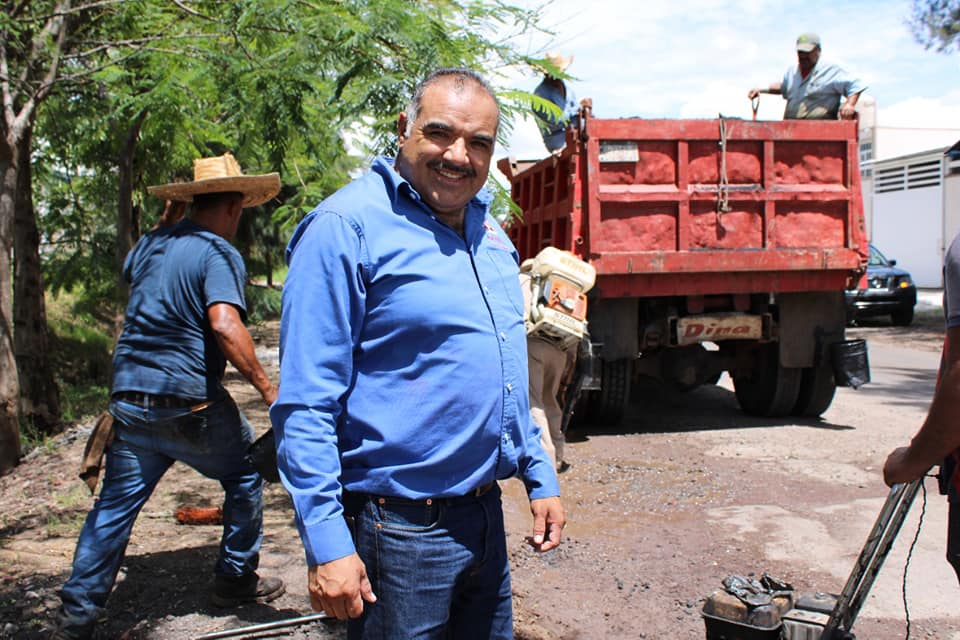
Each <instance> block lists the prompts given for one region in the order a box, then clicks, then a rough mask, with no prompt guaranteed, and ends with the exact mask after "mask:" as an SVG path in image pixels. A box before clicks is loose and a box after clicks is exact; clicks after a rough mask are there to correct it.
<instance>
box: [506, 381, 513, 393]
mask: <svg viewBox="0 0 960 640" xmlns="http://www.w3.org/2000/svg"><path fill="white" fill-rule="evenodd" d="M511 391H513V385H512V384H509V383H508V384H507V393H510V392H511Z"/></svg>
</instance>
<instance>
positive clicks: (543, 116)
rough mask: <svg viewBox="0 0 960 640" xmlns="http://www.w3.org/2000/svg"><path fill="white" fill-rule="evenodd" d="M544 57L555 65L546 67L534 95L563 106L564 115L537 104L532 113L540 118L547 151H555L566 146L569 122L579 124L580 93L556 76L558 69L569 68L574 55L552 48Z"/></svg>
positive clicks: (561, 71)
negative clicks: (578, 104) (575, 92)
mask: <svg viewBox="0 0 960 640" xmlns="http://www.w3.org/2000/svg"><path fill="white" fill-rule="evenodd" d="M544 60H546V61H547V62H548V63H549V64H550V65H551V67H552V68H549V69H545V70H544V72H543V80H541V82H540V84H538V85H537V88H536V89H534V90H533V94H534V95H536V96H539V97H541V98H543V99H544V100H549V101H550V102H552V103H553V104H554V105H556V106H557V108H559V109H560V111H561V114H560V117H559V118H558V117H557V116H556V114H554V113H550V112H549V111H547V110H546V109H544V108H542V107H537V106H534V108H533V113H534V115H535V116H536V117H537V120H538V124H539V125H540V135H541V136H542V137H543V144H544V145H545V146H546V147H547V151H549V152H550V153H553V152H554V151H559V150H560V149H563V148H564V147H565V146H566V144H567V140H566V131H567V126H569V125H570V123H573V124H577V122H578V106H577V96H576V95H574V93H573V89H571V88H570V87H568V86H567V84H566V83H565V82H564V81H563V79H562V78H559V77H557V76H556V75H555V73H556V72H557V71H559V72H560V73H563V72H564V71H566V70H567V68H568V67H569V66H570V63H572V62H573V56H564V55H562V54H560V53H559V52H557V51H549V52H547V54H546V55H545V56H544ZM554 70H556V71H554ZM582 102H583V103H584V104H586V103H587V102H588V100H586V99H585V100H583V101H582Z"/></svg>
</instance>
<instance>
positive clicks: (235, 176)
mask: <svg viewBox="0 0 960 640" xmlns="http://www.w3.org/2000/svg"><path fill="white" fill-rule="evenodd" d="M147 191H149V192H150V193H151V194H153V195H155V196H157V197H158V198H163V199H165V200H176V201H179V202H192V201H193V196H195V195H199V194H202V193H242V194H243V206H244V207H255V206H257V205H258V204H263V203H264V202H266V201H267V200H269V199H270V198H272V197H273V196H275V195H277V194H278V193H279V192H280V174H279V173H267V174H264V175H256V176H252V175H250V176H245V175H243V172H242V171H241V170H240V165H239V164H238V163H237V160H236V158H234V157H233V155H232V154H230V153H225V154H223V155H222V156H217V157H215V158H198V159H197V160H194V161H193V182H174V183H171V184H164V185H159V186H154V187H147Z"/></svg>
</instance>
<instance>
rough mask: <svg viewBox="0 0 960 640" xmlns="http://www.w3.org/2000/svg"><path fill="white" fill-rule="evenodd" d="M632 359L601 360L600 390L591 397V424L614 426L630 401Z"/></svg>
mask: <svg viewBox="0 0 960 640" xmlns="http://www.w3.org/2000/svg"><path fill="white" fill-rule="evenodd" d="M632 372H633V360H631V359H629V358H624V359H623V360H611V361H609V362H608V361H606V360H604V361H603V373H602V375H603V377H602V378H601V382H600V391H598V392H597V393H596V394H595V395H593V397H592V398H591V400H592V402H591V403H590V411H589V414H590V415H589V416H588V420H589V421H590V423H591V424H596V425H604V426H611V427H612V426H616V425H618V424H620V421H621V420H623V414H624V412H625V411H626V409H627V404H628V403H629V401H630V376H631V374H632Z"/></svg>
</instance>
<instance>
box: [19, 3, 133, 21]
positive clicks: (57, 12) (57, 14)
mask: <svg viewBox="0 0 960 640" xmlns="http://www.w3.org/2000/svg"><path fill="white" fill-rule="evenodd" d="M126 1H127V0H99V1H98V2H91V3H89V4H82V5H80V6H78V7H70V8H67V9H64V8H62V7H63V5H60V6H58V7H57V8H56V9H54V10H53V13H49V14H47V15H42V16H28V17H22V18H17V19H16V20H17V22H41V21H45V20H52V19H54V18H64V17H66V16H70V15H74V14H78V13H83V12H84V11H90V10H91V9H96V8H98V7H108V6H110V5H112V4H123V3H124V2H126ZM23 4H24V5H27V4H29V0H26V1H25V2H24V3H23Z"/></svg>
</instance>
